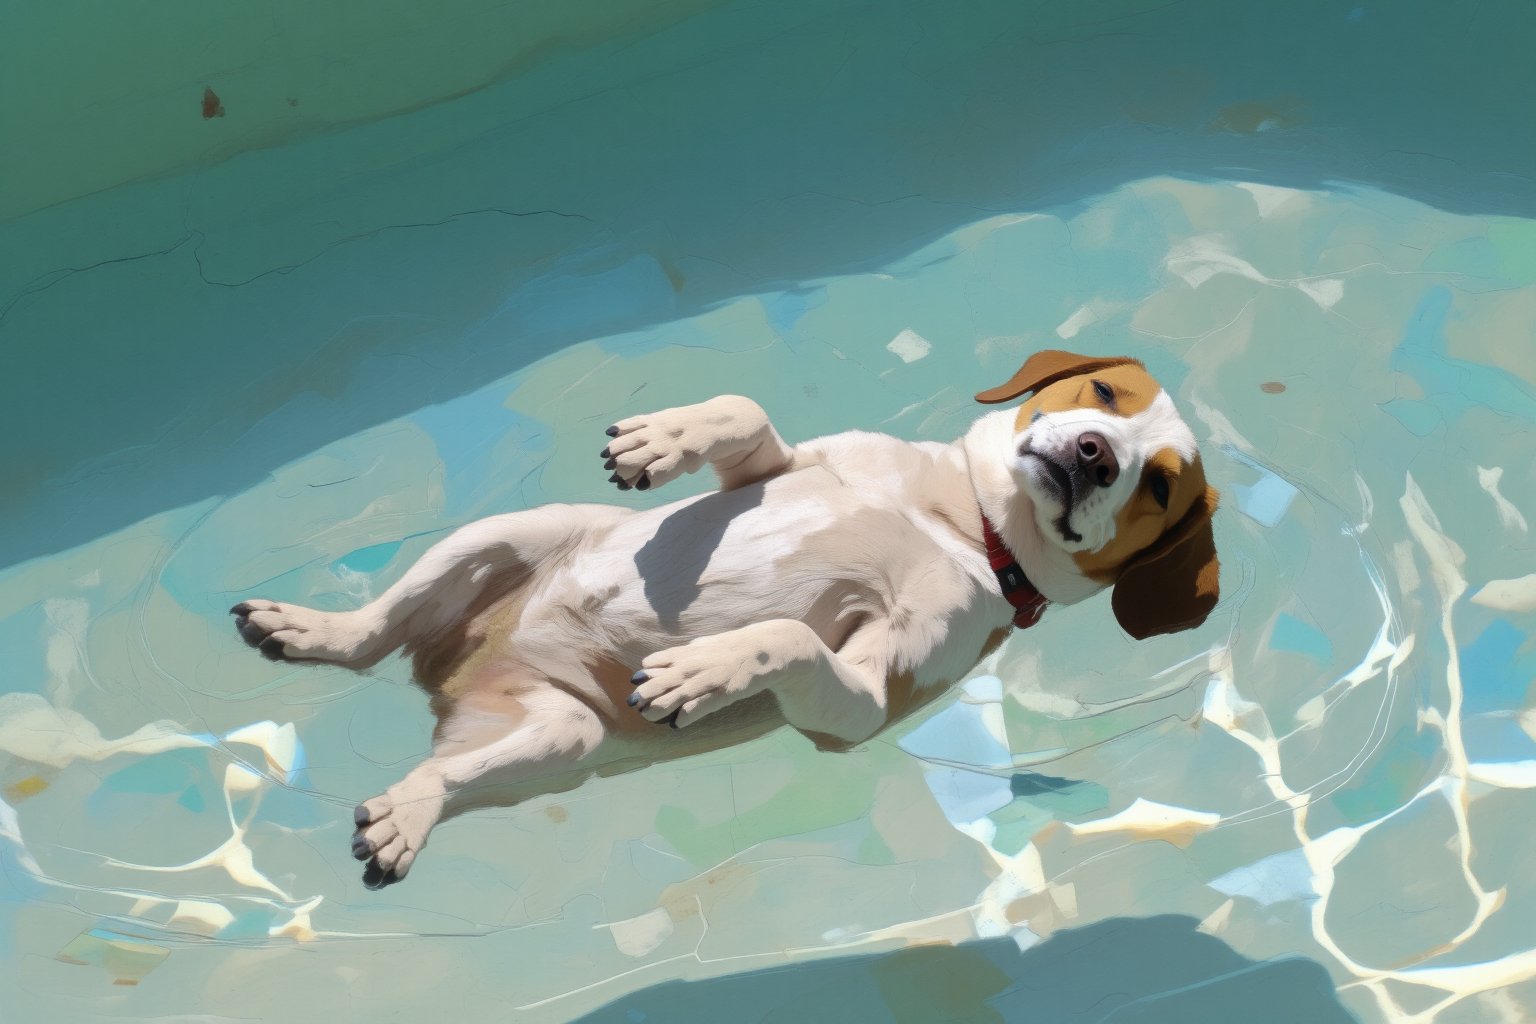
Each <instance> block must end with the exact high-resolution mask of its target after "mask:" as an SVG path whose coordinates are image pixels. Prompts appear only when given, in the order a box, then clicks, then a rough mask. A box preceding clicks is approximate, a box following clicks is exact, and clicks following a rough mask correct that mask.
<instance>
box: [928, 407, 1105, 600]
mask: <svg viewBox="0 0 1536 1024" xmlns="http://www.w3.org/2000/svg"><path fill="white" fill-rule="evenodd" d="M1013 419H1014V412H1013V410H1012V409H1003V410H999V411H998V412H992V413H988V414H987V415H985V416H983V417H981V418H980V419H978V420H977V421H976V422H975V423H974V424H972V426H971V429H970V430H968V431H966V434H965V436H964V437H962V438H961V439H960V440H958V441H956V442H955V444H956V446H958V447H959V448H960V450H961V453H962V454H963V456H964V459H965V463H966V469H967V472H968V474H969V475H970V479H971V487H972V489H973V490H974V491H975V492H976V502H977V504H978V505H980V506H981V512H982V515H984V516H986V517H987V519H988V520H989V521H990V522H991V523H992V528H993V529H995V530H996V531H997V534H998V536H999V537H1001V538H1002V541H1003V543H1004V544H1006V545H1008V550H1009V551H1012V552H1013V557H1014V558H1016V559H1018V562H1019V566H1020V568H1022V569H1023V570H1024V573H1025V575H1027V576H1028V577H1029V579H1030V582H1031V583H1033V584H1034V585H1035V587H1036V588H1037V589H1038V590H1039V591H1040V593H1042V594H1044V595H1045V597H1046V598H1047V599H1048V600H1050V601H1052V602H1054V603H1057V604H1075V603H1076V602H1078V601H1081V600H1083V598H1085V597H1090V596H1092V595H1093V594H1096V593H1098V592H1099V591H1100V590H1102V589H1104V586H1103V584H1101V583H1097V582H1095V581H1093V580H1091V579H1089V578H1088V577H1086V576H1084V575H1083V574H1082V572H1081V571H1080V570H1079V569H1078V567H1077V562H1076V561H1074V560H1073V558H1072V555H1071V554H1070V553H1069V552H1066V551H1063V550H1062V549H1061V548H1059V547H1057V546H1056V545H1055V544H1052V543H1051V542H1050V541H1049V540H1048V539H1046V537H1045V536H1044V535H1043V534H1042V533H1041V532H1040V527H1039V525H1038V524H1037V523H1036V522H1035V504H1034V501H1033V500H1032V499H1031V498H1030V496H1029V495H1028V494H1027V493H1026V492H1025V491H1024V489H1023V488H1022V487H1021V486H1020V485H1019V482H1018V480H1017V479H1016V478H1015V477H1014V475H1013V471H1012V468H1011V467H1012V465H1013Z"/></svg>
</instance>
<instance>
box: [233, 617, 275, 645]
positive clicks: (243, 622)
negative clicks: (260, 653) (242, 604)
mask: <svg viewBox="0 0 1536 1024" xmlns="http://www.w3.org/2000/svg"><path fill="white" fill-rule="evenodd" d="M235 629H237V630H239V632H240V639H242V640H244V641H245V642H246V643H248V644H250V645H251V646H252V647H259V646H261V642H262V641H263V640H265V639H266V638H267V636H268V634H267V631H266V630H264V629H262V628H261V627H260V626H258V625H256V624H255V623H253V622H251V621H250V620H249V619H247V618H244V617H243V616H242V617H241V618H238V619H236V620H235Z"/></svg>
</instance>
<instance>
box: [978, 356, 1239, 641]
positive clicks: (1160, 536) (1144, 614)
mask: <svg viewBox="0 0 1536 1024" xmlns="http://www.w3.org/2000/svg"><path fill="white" fill-rule="evenodd" d="M1024 394H1029V395H1030V397H1029V399H1028V400H1027V401H1026V402H1025V403H1024V404H1023V405H1021V406H1020V407H1019V410H1018V414H1017V416H1016V417H1015V419H1014V428H1013V455H1012V460H1013V464H1012V465H1011V467H1010V469H1011V471H1012V474H1013V477H1014V480H1015V481H1016V483H1017V484H1018V486H1019V488H1020V489H1021V490H1022V491H1023V492H1024V493H1025V494H1026V495H1027V496H1028V497H1029V498H1030V499H1031V500H1032V502H1033V504H1034V509H1035V521H1036V525H1037V526H1038V527H1039V529H1040V532H1041V533H1042V534H1043V535H1044V537H1045V538H1046V540H1047V541H1048V542H1049V543H1051V544H1054V545H1056V546H1057V547H1060V548H1061V549H1063V550H1064V551H1067V552H1070V553H1071V554H1072V557H1073V559H1074V561H1076V563H1077V566H1078V568H1079V570H1081V572H1082V573H1083V574H1084V575H1086V576H1089V577H1091V578H1093V579H1096V580H1098V581H1100V582H1103V583H1109V584H1113V586H1114V595H1113V600H1112V603H1113V607H1114V611H1115V618H1116V619H1118V620H1119V622H1120V625H1121V626H1122V627H1123V628H1124V629H1125V631H1126V632H1127V633H1129V634H1131V635H1132V636H1134V637H1136V638H1137V639H1142V638H1145V637H1148V636H1153V635H1155V634H1158V633H1174V632H1178V631H1179V630H1182V629H1191V628H1193V627H1195V626H1198V625H1200V623H1202V622H1204V621H1205V617H1206V616H1207V615H1209V614H1210V611H1211V609H1212V608H1214V607H1215V606H1216V600H1217V597H1218V589H1217V561H1216V544H1215V540H1214V539H1213V537H1212V534H1211V515H1212V513H1213V512H1215V510H1216V501H1217V497H1218V495H1217V492H1216V490H1215V489H1214V488H1212V487H1210V486H1209V485H1207V484H1206V482H1205V469H1204V467H1203V466H1202V465H1201V463H1200V453H1199V451H1198V450H1197V449H1196V447H1195V436H1194V434H1193V433H1192V432H1191V431H1190V429H1189V427H1188V426H1187V425H1186V424H1185V423H1184V421H1183V420H1182V419H1180V418H1179V414H1178V411H1177V410H1176V409H1174V407H1173V400H1172V399H1171V398H1169V397H1168V393H1167V392H1166V391H1164V390H1163V389H1162V387H1161V385H1159V384H1158V383H1157V381H1156V380H1154V379H1153V378H1152V375H1151V374H1149V373H1148V372H1147V370H1146V367H1144V366H1142V364H1141V363H1139V362H1137V361H1136V360H1134V359H1127V358H1100V357H1093V356H1080V355H1075V354H1073V353H1071V352H1059V351H1055V350H1047V351H1044V352H1036V353H1035V354H1034V355H1032V356H1030V357H1029V359H1028V361H1027V362H1025V363H1024V365H1023V366H1022V367H1020V369H1019V372H1018V373H1015V374H1014V375H1013V377H1012V379H1010V380H1009V381H1008V383H1006V384H1003V385H1000V386H998V387H995V388H991V389H989V390H987V391H983V392H982V393H981V394H979V395H977V396H976V400H977V401H979V402H987V403H996V402H1008V401H1012V400H1013V399H1016V398H1018V397H1019V396H1020V395H1024Z"/></svg>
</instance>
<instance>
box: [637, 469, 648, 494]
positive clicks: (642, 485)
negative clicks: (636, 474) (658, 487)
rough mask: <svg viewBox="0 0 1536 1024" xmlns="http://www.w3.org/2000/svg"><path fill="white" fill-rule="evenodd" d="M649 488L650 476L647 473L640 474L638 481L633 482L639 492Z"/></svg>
mask: <svg viewBox="0 0 1536 1024" xmlns="http://www.w3.org/2000/svg"><path fill="white" fill-rule="evenodd" d="M650 486H651V476H650V474H649V473H641V474H640V479H639V480H636V481H635V487H636V488H638V489H639V490H642V491H643V490H645V489H646V488H648V487H650Z"/></svg>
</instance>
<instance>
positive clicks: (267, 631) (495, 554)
mask: <svg viewBox="0 0 1536 1024" xmlns="http://www.w3.org/2000/svg"><path fill="white" fill-rule="evenodd" d="M624 514H625V513H624V511H623V510H622V509H615V508H612V507H610V506H607V505H544V506H542V507H540V508H535V509H529V510H528V511H525V512H513V513H510V514H508V515H501V516H492V517H491V518H489V519H482V520H480V521H479V522H476V523H471V524H470V525H469V526H466V527H463V528H462V529H460V530H457V531H455V532H454V533H453V534H451V535H450V536H449V537H448V538H447V539H445V540H443V541H441V542H439V543H437V544H435V545H433V546H432V548H431V549H429V550H428V551H427V553H426V554H425V555H423V556H422V557H421V559H420V560H419V561H417V563H416V564H415V565H413V566H411V568H410V569H409V570H407V571H406V574H405V575H404V576H402V577H401V578H400V579H399V580H398V581H397V582H396V583H395V584H394V585H393V586H391V587H390V588H389V589H388V590H386V591H385V592H384V593H383V594H381V595H380V596H379V597H378V599H376V600H374V601H372V602H370V603H369V604H367V605H364V606H363V607H362V608H359V609H357V610H355V611H345V612H326V611H319V610H317V609H314V608H305V607H302V606H300V605H295V604H287V603H279V602H276V601H266V600H260V599H257V600H250V601H242V602H240V603H239V604H237V605H235V606H234V607H233V608H231V609H230V612H231V613H232V614H233V615H234V616H235V628H236V629H237V630H238V631H239V633H240V635H241V636H242V637H244V638H245V641H246V643H248V644H250V645H251V646H252V647H256V648H259V649H260V651H261V653H262V654H264V655H266V656H267V657H269V658H272V659H274V660H307V661H328V662H335V663H337V664H341V665H346V666H348V667H350V668H366V667H368V666H369V665H372V664H374V663H375V662H377V661H378V660H379V659H381V658H383V657H384V656H385V655H387V654H389V653H390V652H392V651H394V650H396V649H398V648H399V647H401V646H402V645H404V644H407V643H411V642H413V641H419V640H422V639H425V638H428V637H431V636H433V635H435V634H436V633H438V632H440V631H442V630H445V629H448V628H450V627H451V626H453V625H454V624H455V623H457V622H460V621H461V620H462V618H463V617H464V616H465V615H466V614H468V613H469V612H471V611H472V609H473V607H474V606H475V604H476V602H477V601H479V600H480V599H481V598H482V597H483V596H484V595H485V594H486V592H487V590H488V589H490V588H494V589H496V590H497V591H498V593H506V592H508V591H510V590H511V589H512V588H513V587H515V586H517V585H518V584H519V583H521V582H522V581H523V580H524V579H526V577H527V576H528V574H529V572H530V571H532V569H533V568H535V567H536V566H538V565H541V564H545V563H547V562H548V561H549V560H550V559H551V558H554V557H556V556H557V555H558V554H559V553H560V552H561V551H562V550H564V549H566V548H567V547H569V546H571V545H573V544H575V543H576V542H577V541H578V540H579V539H580V538H581V537H582V536H583V535H585V533H586V532H587V531H588V530H590V529H591V528H592V527H594V526H597V525H600V524H602V523H604V522H608V521H610V520H612V519H615V518H617V517H620V516H622V515H624ZM493 596H495V595H493Z"/></svg>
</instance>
